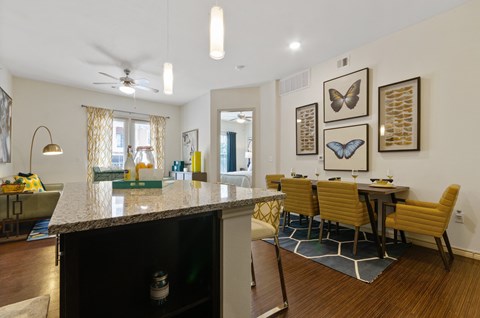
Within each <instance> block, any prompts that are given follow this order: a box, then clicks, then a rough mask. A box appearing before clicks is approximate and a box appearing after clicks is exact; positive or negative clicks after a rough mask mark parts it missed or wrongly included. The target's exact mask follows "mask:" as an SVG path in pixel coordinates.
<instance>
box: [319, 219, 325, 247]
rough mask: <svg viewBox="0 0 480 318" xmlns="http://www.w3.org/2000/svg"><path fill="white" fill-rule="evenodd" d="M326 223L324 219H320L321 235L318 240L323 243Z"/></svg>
mask: <svg viewBox="0 0 480 318" xmlns="http://www.w3.org/2000/svg"><path fill="white" fill-rule="evenodd" d="M324 223H325V220H324V219H320V234H319V235H318V240H319V241H320V243H322V238H323V224H324Z"/></svg>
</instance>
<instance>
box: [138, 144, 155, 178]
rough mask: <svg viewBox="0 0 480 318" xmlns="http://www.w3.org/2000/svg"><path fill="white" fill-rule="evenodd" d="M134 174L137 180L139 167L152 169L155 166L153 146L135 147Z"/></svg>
mask: <svg viewBox="0 0 480 318" xmlns="http://www.w3.org/2000/svg"><path fill="white" fill-rule="evenodd" d="M134 161H135V172H136V174H135V176H136V179H137V180H138V177H139V170H140V169H152V168H155V156H154V155H153V148H152V147H151V146H139V147H137V153H136V154H135V159H134Z"/></svg>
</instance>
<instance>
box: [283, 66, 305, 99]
mask: <svg viewBox="0 0 480 318" xmlns="http://www.w3.org/2000/svg"><path fill="white" fill-rule="evenodd" d="M309 86H310V69H306V70H304V71H301V72H298V73H295V74H293V75H290V76H289V77H286V78H284V79H281V80H280V95H285V94H288V93H291V92H295V91H298V90H301V89H304V88H307V87H309Z"/></svg>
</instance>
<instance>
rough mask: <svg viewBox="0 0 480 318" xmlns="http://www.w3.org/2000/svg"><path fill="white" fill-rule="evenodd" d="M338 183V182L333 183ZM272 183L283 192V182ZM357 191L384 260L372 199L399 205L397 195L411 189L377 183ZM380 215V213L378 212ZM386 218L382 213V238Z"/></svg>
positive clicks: (361, 187)
mask: <svg viewBox="0 0 480 318" xmlns="http://www.w3.org/2000/svg"><path fill="white" fill-rule="evenodd" d="M310 181H311V182H312V190H314V191H316V190H317V182H318V180H311V179H310ZM332 182H336V181H332ZM272 183H275V184H278V190H279V191H281V182H280V180H275V181H272ZM357 189H358V194H359V196H360V197H363V199H364V201H365V205H366V206H367V211H368V217H369V220H370V226H371V228H372V234H373V240H374V242H375V245H376V248H377V253H378V257H379V258H383V257H384V255H385V247H384V246H382V244H381V242H380V238H379V235H378V222H377V220H376V218H375V211H374V209H373V207H372V204H371V201H370V200H371V197H373V196H375V197H377V198H381V199H382V200H384V199H387V200H390V201H391V203H397V202H398V200H399V199H398V198H397V196H396V195H397V194H398V193H404V192H407V191H408V190H409V189H410V188H409V187H408V186H397V185H393V184H386V185H385V184H375V183H357ZM321 213H322V211H321V208H320V214H321ZM377 213H378V211H377ZM385 218H386V214H385V213H382V217H381V219H382V223H381V226H382V237H385V235H386V233H385V232H386V230H385ZM401 235H402V240H405V237H404V234H403V232H401Z"/></svg>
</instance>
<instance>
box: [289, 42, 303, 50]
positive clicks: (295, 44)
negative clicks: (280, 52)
mask: <svg viewBox="0 0 480 318" xmlns="http://www.w3.org/2000/svg"><path fill="white" fill-rule="evenodd" d="M300 46H301V44H300V42H297V41H295V42H292V43H290V45H289V47H290V49H291V50H298V49H299V48H300Z"/></svg>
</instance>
